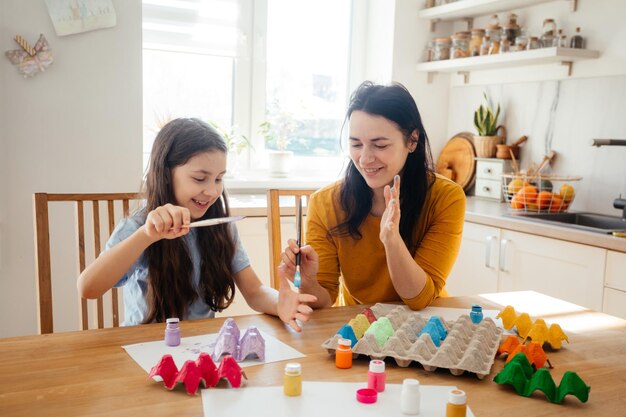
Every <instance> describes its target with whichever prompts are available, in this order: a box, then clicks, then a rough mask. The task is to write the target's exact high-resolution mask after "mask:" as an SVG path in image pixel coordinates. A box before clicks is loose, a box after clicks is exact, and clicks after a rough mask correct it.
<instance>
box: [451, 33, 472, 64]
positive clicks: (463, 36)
mask: <svg viewBox="0 0 626 417" xmlns="http://www.w3.org/2000/svg"><path fill="white" fill-rule="evenodd" d="M451 38H452V47H451V48H450V59H457V58H467V57H468V56H469V40H470V35H469V32H457V33H455V34H454V35H452V36H451Z"/></svg>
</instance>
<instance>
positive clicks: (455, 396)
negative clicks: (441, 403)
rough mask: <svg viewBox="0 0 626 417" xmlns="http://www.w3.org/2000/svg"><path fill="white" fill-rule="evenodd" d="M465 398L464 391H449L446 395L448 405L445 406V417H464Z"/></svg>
mask: <svg viewBox="0 0 626 417" xmlns="http://www.w3.org/2000/svg"><path fill="white" fill-rule="evenodd" d="M466 401H467V396H466V395H465V391H462V390H460V389H453V390H450V392H449V393H448V403H447V404H446V417H466V415H467V403H466Z"/></svg>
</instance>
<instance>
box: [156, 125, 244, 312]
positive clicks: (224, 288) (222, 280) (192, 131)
mask: <svg viewBox="0 0 626 417" xmlns="http://www.w3.org/2000/svg"><path fill="white" fill-rule="evenodd" d="M227 150H228V149H227V147H226V144H225V142H224V139H223V138H222V136H220V134H219V133H218V132H217V131H216V130H215V129H214V128H212V127H211V126H210V125H208V124H207V123H205V122H203V121H201V120H198V119H175V120H172V121H171V122H169V123H167V124H166V125H165V126H163V128H162V129H161V131H160V132H159V134H158V135H157V137H156V139H155V140H154V145H153V146H152V153H151V155H150V163H149V165H148V171H147V174H146V180H145V183H144V192H145V194H146V198H147V204H146V214H147V213H148V212H150V211H151V210H154V209H156V208H157V207H160V206H163V205H165V204H167V203H175V202H176V199H175V197H174V190H173V187H172V170H173V169H174V168H176V167H177V166H180V165H184V164H186V163H187V162H188V161H189V159H190V158H192V157H193V156H195V155H197V154H199V153H202V152H224V153H226V152H227ZM228 215H229V208H228V201H227V198H226V196H225V191H224V192H223V193H222V195H221V196H220V197H219V199H218V200H217V201H216V202H215V203H214V204H213V205H211V207H209V209H208V210H207V212H206V213H205V215H204V216H203V217H202V219H209V218H214V217H225V216H228ZM195 233H196V236H197V244H198V249H199V251H200V259H201V264H200V265H199V268H200V285H199V288H198V290H196V289H195V288H194V285H193V282H192V273H193V265H192V261H191V254H190V252H189V248H188V247H187V244H186V243H185V239H184V238H178V239H161V240H159V241H158V242H155V243H153V244H152V245H150V246H149V247H148V248H147V249H146V251H145V256H146V257H147V262H148V277H149V278H148V294H147V304H148V314H147V316H146V319H145V322H146V323H151V322H153V321H157V322H164V321H165V320H166V319H167V318H168V317H181V318H182V317H186V316H187V310H188V307H189V305H190V304H191V303H192V302H193V301H194V300H196V299H197V298H198V297H202V299H203V300H204V301H205V302H206V303H207V304H208V306H209V307H210V308H211V309H212V310H215V311H221V310H223V309H225V308H226V307H228V306H229V305H230V304H231V303H232V301H233V297H234V295H235V283H234V280H233V274H232V271H231V260H232V259H233V255H234V253H235V243H234V241H233V237H232V236H231V235H230V232H229V227H228V225H226V224H223V225H217V226H213V227H200V228H197V229H196V230H195Z"/></svg>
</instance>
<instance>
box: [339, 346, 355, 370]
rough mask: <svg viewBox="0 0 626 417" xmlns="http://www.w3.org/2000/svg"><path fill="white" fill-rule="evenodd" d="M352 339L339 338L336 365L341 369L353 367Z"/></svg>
mask: <svg viewBox="0 0 626 417" xmlns="http://www.w3.org/2000/svg"><path fill="white" fill-rule="evenodd" d="M351 345H352V340H350V339H339V341H338V342H337V350H336V351H335V366H336V367H337V368H339V369H349V368H352V348H351Z"/></svg>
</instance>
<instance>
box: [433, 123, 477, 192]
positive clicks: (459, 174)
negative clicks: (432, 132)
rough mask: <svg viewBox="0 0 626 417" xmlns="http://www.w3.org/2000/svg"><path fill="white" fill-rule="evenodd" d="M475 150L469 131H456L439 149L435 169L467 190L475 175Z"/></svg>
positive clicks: (472, 183)
mask: <svg viewBox="0 0 626 417" xmlns="http://www.w3.org/2000/svg"><path fill="white" fill-rule="evenodd" d="M475 158H476V151H475V150H474V143H473V135H472V134H471V133H470V132H461V133H457V134H456V135H454V136H453V137H452V139H450V140H449V141H448V143H446V145H445V146H444V147H443V149H442V150H441V154H439V158H437V164H436V166H435V170H436V171H437V173H438V174H441V175H443V176H445V177H447V178H450V179H451V180H452V181H454V182H456V183H457V184H459V185H460V186H461V187H463V190H464V191H466V192H467V191H468V190H469V189H470V188H471V187H472V185H474V179H475V175H476V159H475Z"/></svg>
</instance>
